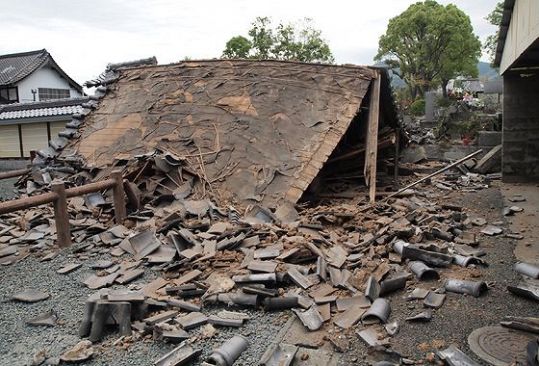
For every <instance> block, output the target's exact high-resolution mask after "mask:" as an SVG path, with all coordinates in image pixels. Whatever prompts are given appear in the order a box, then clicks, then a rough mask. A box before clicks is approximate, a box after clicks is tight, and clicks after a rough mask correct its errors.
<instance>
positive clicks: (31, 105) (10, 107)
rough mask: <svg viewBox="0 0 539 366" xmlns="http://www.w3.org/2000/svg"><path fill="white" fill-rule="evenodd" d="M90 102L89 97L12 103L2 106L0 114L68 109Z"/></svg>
mask: <svg viewBox="0 0 539 366" xmlns="http://www.w3.org/2000/svg"><path fill="white" fill-rule="evenodd" d="M89 100H90V98H89V97H77V98H65V99H52V100H42V101H35V102H24V103H11V104H4V105H2V106H0V112H2V111H4V112H7V111H17V110H25V109H39V108H52V107H67V106H72V105H77V104H82V103H84V102H87V101H89Z"/></svg>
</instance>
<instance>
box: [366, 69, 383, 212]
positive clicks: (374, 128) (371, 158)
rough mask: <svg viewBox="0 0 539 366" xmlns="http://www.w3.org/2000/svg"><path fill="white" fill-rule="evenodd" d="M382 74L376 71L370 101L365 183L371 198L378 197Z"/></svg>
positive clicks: (372, 200)
mask: <svg viewBox="0 0 539 366" xmlns="http://www.w3.org/2000/svg"><path fill="white" fill-rule="evenodd" d="M380 79H381V78H380V75H379V74H378V73H376V78H375V79H374V80H373V83H372V84H371V85H372V88H371V95H370V101H369V122H368V128H367V145H366V150H365V165H364V168H363V169H364V174H365V183H366V184H367V186H369V200H370V202H371V203H374V201H375V198H376V163H377V158H378V124H379V119H380Z"/></svg>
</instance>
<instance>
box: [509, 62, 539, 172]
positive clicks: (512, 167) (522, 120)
mask: <svg viewBox="0 0 539 366" xmlns="http://www.w3.org/2000/svg"><path fill="white" fill-rule="evenodd" d="M504 91H505V96H504V102H503V138H502V140H503V141H502V144H503V156H502V173H503V181H504V182H527V181H535V182H537V181H539V102H538V101H539V72H537V71H528V72H524V71H522V72H506V73H505V74H504Z"/></svg>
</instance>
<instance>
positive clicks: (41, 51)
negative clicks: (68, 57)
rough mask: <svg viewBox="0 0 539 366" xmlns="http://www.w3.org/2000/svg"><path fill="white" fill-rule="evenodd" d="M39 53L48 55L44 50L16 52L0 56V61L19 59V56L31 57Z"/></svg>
mask: <svg viewBox="0 0 539 366" xmlns="http://www.w3.org/2000/svg"><path fill="white" fill-rule="evenodd" d="M40 53H49V52H48V51H47V49H46V48H42V49H40V50H35V51H26V52H18V53H9V54H7V55H0V59H2V58H11V57H21V56H31V55H34V54H35V55H38V54H40Z"/></svg>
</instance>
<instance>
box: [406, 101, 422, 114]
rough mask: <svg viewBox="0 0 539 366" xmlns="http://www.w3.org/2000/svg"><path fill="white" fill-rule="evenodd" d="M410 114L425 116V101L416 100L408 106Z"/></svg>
mask: <svg viewBox="0 0 539 366" xmlns="http://www.w3.org/2000/svg"><path fill="white" fill-rule="evenodd" d="M410 113H411V114H412V115H414V116H422V115H424V114H425V99H418V100H416V101H415V102H413V103H412V105H410Z"/></svg>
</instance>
